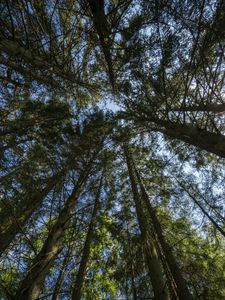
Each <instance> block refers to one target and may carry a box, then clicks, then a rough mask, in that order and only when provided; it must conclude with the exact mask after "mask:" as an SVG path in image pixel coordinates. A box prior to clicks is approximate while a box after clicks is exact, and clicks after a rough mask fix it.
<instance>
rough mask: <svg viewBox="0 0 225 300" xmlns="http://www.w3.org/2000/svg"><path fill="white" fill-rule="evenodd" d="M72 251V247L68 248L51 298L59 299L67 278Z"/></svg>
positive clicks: (52, 299)
mask: <svg viewBox="0 0 225 300" xmlns="http://www.w3.org/2000/svg"><path fill="white" fill-rule="evenodd" d="M70 252H71V248H69V249H68V250H67V252H66V255H65V257H64V260H63V264H62V267H61V270H60V272H59V275H58V278H57V280H56V284H55V288H54V291H53V295H52V298H51V300H59V297H60V291H61V287H62V285H63V281H64V278H65V273H66V268H67V265H68V263H69V259H70Z"/></svg>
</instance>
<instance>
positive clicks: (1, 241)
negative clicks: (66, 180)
mask: <svg viewBox="0 0 225 300" xmlns="http://www.w3.org/2000/svg"><path fill="white" fill-rule="evenodd" d="M63 174H64V171H61V172H59V173H57V174H56V175H54V176H52V177H51V178H50V179H49V180H48V183H47V185H46V187H45V188H44V189H43V190H42V191H36V192H34V194H33V195H31V196H30V197H29V196H28V195H27V196H26V197H25V198H24V199H23V201H21V200H20V202H21V204H15V203H14V204H8V203H4V204H3V207H2V210H1V213H0V218H1V224H0V232H1V233H0V254H1V253H2V252H4V251H5V250H6V248H7V247H8V246H9V244H10V243H11V241H12V240H13V239H14V238H15V236H16V235H17V234H18V233H19V232H21V231H22V229H23V227H24V225H25V224H26V222H27V221H28V220H29V218H30V217H31V215H32V214H33V212H34V211H36V210H37V209H38V208H39V206H40V205H41V203H42V202H43V200H44V198H45V197H46V196H47V195H48V194H49V192H50V191H51V190H52V189H53V188H54V186H55V185H56V184H57V183H58V182H59V181H60V180H61V178H62V176H63ZM15 206H16V207H15ZM14 207H15V208H14Z"/></svg>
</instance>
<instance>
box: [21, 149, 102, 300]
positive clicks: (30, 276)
mask: <svg viewBox="0 0 225 300" xmlns="http://www.w3.org/2000/svg"><path fill="white" fill-rule="evenodd" d="M95 154H96V153H95ZM94 157H95V156H94ZM93 161H94V158H92V159H91V161H90V162H89V163H88V165H87V166H86V168H85V169H84V171H83V172H81V174H80V176H79V178H78V181H77V183H76V186H75V187H74V189H73V192H72V193H71V195H70V196H69V198H68V199H67V201H66V203H65V206H64V208H63V209H62V211H61V212H60V214H59V216H58V219H57V221H56V223H55V224H54V225H53V227H52V229H51V231H50V233H49V235H48V238H47V240H46V241H45V243H44V245H43V247H42V249H41V251H40V252H39V254H38V255H37V257H36V258H35V259H34V261H33V263H32V265H31V267H30V268H29V270H28V273H27V275H26V277H25V278H24V280H23V281H22V283H21V286H20V288H19V290H18V292H17V294H16V297H15V298H16V299H21V300H22V299H24V300H25V299H26V300H34V299H38V297H39V294H40V290H41V286H42V283H43V280H44V278H45V276H46V273H47V272H48V271H49V269H50V267H51V265H52V263H53V261H54V259H55V257H56V256H57V255H58V253H59V252H60V251H61V248H62V241H63V238H64V233H65V231H66V228H67V225H68V222H69V220H70V217H71V213H72V211H73V209H74V207H75V205H76V203H77V200H78V197H79V195H80V193H81V192H82V189H83V186H84V184H85V182H86V181H87V178H88V176H89V173H90V171H91V168H92V165H93Z"/></svg>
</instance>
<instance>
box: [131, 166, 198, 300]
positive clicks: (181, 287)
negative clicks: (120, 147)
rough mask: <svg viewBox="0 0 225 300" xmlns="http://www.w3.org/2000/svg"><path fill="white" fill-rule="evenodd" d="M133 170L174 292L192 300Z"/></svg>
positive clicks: (184, 298) (186, 299) (144, 191)
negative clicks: (170, 276)
mask: <svg viewBox="0 0 225 300" xmlns="http://www.w3.org/2000/svg"><path fill="white" fill-rule="evenodd" d="M134 167H135V166H134ZM135 171H136V176H137V178H138V181H139V185H140V188H141V193H142V197H143V200H144V202H145V205H146V207H147V209H148V212H149V216H150V218H151V222H152V225H153V228H154V231H155V233H156V236H157V238H158V241H159V243H160V245H161V248H162V251H163V254H164V256H165V259H166V263H167V264H168V267H169V270H170V272H171V274H172V277H173V279H174V282H175V284H176V294H177V295H178V297H179V299H180V300H193V299H194V298H193V296H192V294H191V293H190V291H189V290H188V287H187V283H186V280H185V279H184V277H183V275H182V273H181V270H180V268H179V266H178V264H177V262H176V260H175V258H174V256H173V253H172V251H171V249H170V246H169V245H168V243H167V242H166V240H165V238H164V235H163V231H162V227H161V224H160V222H159V220H158V218H157V216H156V213H155V210H154V208H153V207H152V205H151V203H150V201H149V198H148V194H147V192H146V190H145V188H144V185H143V183H142V181H141V178H140V176H139V173H138V171H137V169H136V168H135Z"/></svg>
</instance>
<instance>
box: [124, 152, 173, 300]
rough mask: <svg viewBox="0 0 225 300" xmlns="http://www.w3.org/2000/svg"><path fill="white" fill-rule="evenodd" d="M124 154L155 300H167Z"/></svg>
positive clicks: (130, 164) (159, 267) (154, 251)
mask: <svg viewBox="0 0 225 300" xmlns="http://www.w3.org/2000/svg"><path fill="white" fill-rule="evenodd" d="M124 154H125V158H126V162H127V168H128V173H129V177H130V183H131V188H132V193H133V199H134V203H135V207H136V213H137V219H138V223H139V227H140V231H141V239H142V243H143V247H144V252H145V258H146V263H147V266H148V270H149V275H150V280H151V283H152V288H153V292H154V296H155V300H168V299H170V298H169V293H168V289H167V286H166V281H165V276H164V274H163V269H162V265H161V263H160V261H159V257H158V253H157V250H156V245H155V241H154V238H153V237H152V236H151V235H150V232H149V230H148V224H147V222H146V218H145V214H144V211H143V206H142V203H141V198H140V196H139V192H138V187H137V183H136V178H135V174H134V170H133V166H132V158H131V155H130V153H129V151H128V149H127V148H126V147H124Z"/></svg>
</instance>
